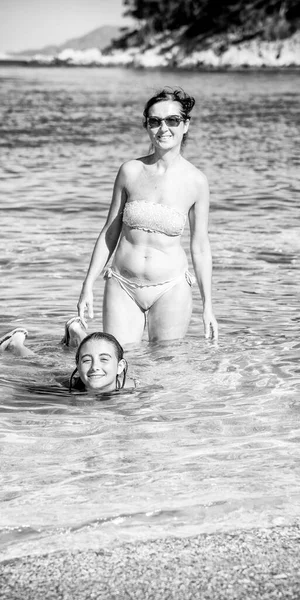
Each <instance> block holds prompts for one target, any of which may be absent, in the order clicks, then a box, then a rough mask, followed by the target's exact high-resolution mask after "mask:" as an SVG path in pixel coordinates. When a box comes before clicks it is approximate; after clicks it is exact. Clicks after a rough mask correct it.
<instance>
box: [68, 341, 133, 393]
mask: <svg viewBox="0 0 300 600" xmlns="http://www.w3.org/2000/svg"><path fill="white" fill-rule="evenodd" d="M77 368H78V373H79V376H80V379H81V381H82V383H83V384H84V385H85V388H86V390H87V391H97V390H101V391H102V392H112V391H115V390H116V380H117V375H119V374H120V373H122V371H123V369H124V360H120V361H118V358H117V355H116V350H115V347H114V345H113V344H112V343H111V342H109V341H108V340H95V339H94V340H93V339H92V340H88V341H87V342H86V343H85V344H83V346H82V348H81V351H80V356H79V361H78V367H77Z"/></svg>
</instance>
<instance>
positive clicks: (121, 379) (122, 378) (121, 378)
mask: <svg viewBox="0 0 300 600" xmlns="http://www.w3.org/2000/svg"><path fill="white" fill-rule="evenodd" d="M90 340H106V341H107V342H110V343H111V344H112V345H113V346H114V349H115V353H116V357H117V360H118V362H120V360H122V359H123V358H124V350H123V348H122V346H121V344H120V343H119V342H118V340H117V339H116V338H115V336H114V335H111V334H110V333H103V332H102V331H95V332H94V333H90V335H87V336H86V337H85V338H84V339H83V340H82V342H81V343H80V344H79V346H78V348H77V352H76V355H75V362H76V368H75V369H74V371H73V373H72V375H71V377H70V381H69V392H71V391H72V388H73V379H74V375H75V374H76V373H77V369H78V363H79V359H80V353H81V350H82V348H83V346H84V344H86V343H87V342H89V341H90ZM124 360H125V367H124V369H123V371H122V373H121V374H120V375H117V377H116V390H121V389H122V388H123V387H124V385H125V382H126V374H127V369H128V365H127V361H126V359H124ZM76 389H77V390H79V391H84V390H85V386H84V383H83V382H82V381H81V379H80V377H78V379H77V380H76Z"/></svg>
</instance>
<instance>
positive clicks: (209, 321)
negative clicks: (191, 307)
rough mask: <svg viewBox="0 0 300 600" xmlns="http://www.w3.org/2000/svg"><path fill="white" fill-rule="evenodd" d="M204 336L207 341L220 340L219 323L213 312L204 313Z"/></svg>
mask: <svg viewBox="0 0 300 600" xmlns="http://www.w3.org/2000/svg"><path fill="white" fill-rule="evenodd" d="M203 324H204V335H205V337H206V339H209V338H211V339H212V340H214V341H217V340H218V323H217V320H216V318H215V316H214V314H213V312H212V310H208V309H204V311H203Z"/></svg>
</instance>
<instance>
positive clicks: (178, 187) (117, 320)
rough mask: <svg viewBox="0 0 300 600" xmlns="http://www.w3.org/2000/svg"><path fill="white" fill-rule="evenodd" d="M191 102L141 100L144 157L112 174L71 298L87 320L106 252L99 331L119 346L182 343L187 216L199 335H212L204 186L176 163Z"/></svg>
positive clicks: (188, 280) (188, 297)
mask: <svg viewBox="0 0 300 600" xmlns="http://www.w3.org/2000/svg"><path fill="white" fill-rule="evenodd" d="M194 104H195V100H194V98H192V97H190V96H188V95H187V94H186V93H185V92H183V91H182V90H170V89H169V88H168V89H164V90H162V91H161V92H159V93H158V94H156V95H155V96H153V97H152V98H150V100H148V102H147V103H146V106H145V110H144V127H145V128H146V130H147V132H148V135H149V138H150V142H151V145H152V149H153V151H152V153H151V154H150V155H147V156H143V157H141V158H137V159H133V160H129V161H127V162H125V163H124V164H123V165H121V167H120V170H119V172H118V175H117V178H116V181H115V185H114V191H113V197H112V202H111V205H110V209H109V213H108V217H107V220H106V223H105V225H104V227H103V229H102V231H101V233H100V235H99V237H98V239H97V242H96V245H95V248H94V251H93V254H92V258H91V262H90V266H89V269H88V272H87V275H86V278H85V280H84V282H83V286H82V290H81V294H80V298H79V301H78V305H77V307H78V314H79V316H80V317H81V319H82V320H83V322H84V316H85V310H86V309H87V311H88V316H89V317H90V318H93V286H94V283H95V281H96V279H97V277H98V275H99V274H100V273H101V271H102V270H103V269H104V267H105V266H106V265H107V263H108V262H109V260H110V258H111V257H112V255H113V253H114V252H115V254H114V257H113V263H112V266H111V268H107V269H106V271H105V273H104V278H105V279H106V284H105V291H104V300H103V330H104V331H106V332H108V333H110V334H112V335H115V336H117V337H118V339H119V340H120V342H121V344H128V343H137V342H140V341H141V339H142V336H143V331H144V328H145V324H146V315H147V327H148V336H149V341H160V340H171V339H176V338H182V337H184V335H185V334H186V331H187V328H188V325H189V322H190V318H191V314H192V291H191V285H192V280H193V277H192V276H191V275H190V273H189V272H188V270H187V269H188V261H187V256H186V254H185V251H184V250H183V248H182V246H181V243H180V239H181V235H182V233H183V231H184V227H185V224H186V220H187V218H188V221H189V226H190V247H191V256H192V261H193V266H194V271H195V275H196V279H197V283H198V286H199V290H200V294H201V297H202V302H203V322H204V332H205V337H207V338H208V337H210V336H211V337H212V338H214V339H217V337H218V325H217V321H216V319H215V317H214V314H213V309H212V298H211V279H212V258H211V250H210V243H209V238H208V213H209V189H208V184H207V179H206V177H205V175H204V174H203V173H202V172H201V171H199V169H197V168H196V167H195V166H194V165H192V164H191V163H190V162H189V161H187V160H186V159H185V158H183V156H182V154H181V147H182V144H183V143H184V141H185V138H186V135H187V132H188V129H189V125H190V112H191V110H192V108H193V106H194Z"/></svg>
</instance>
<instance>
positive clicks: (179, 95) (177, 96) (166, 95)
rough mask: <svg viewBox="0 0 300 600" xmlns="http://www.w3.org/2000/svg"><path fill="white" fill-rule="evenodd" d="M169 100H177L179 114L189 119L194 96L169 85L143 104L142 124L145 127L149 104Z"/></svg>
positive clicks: (183, 141) (184, 137)
mask: <svg viewBox="0 0 300 600" xmlns="http://www.w3.org/2000/svg"><path fill="white" fill-rule="evenodd" d="M168 100H170V101H171V102H178V103H179V104H180V114H181V116H182V117H183V118H184V119H185V120H186V121H189V120H190V118H191V117H190V113H191V112H192V110H193V108H194V106H195V98H193V96H189V95H188V94H186V92H184V91H183V90H182V89H181V88H178V89H172V88H169V87H165V88H164V89H163V90H161V91H160V92H157V93H156V94H155V95H154V96H152V97H151V98H149V100H148V102H146V104H145V108H144V112H143V115H144V122H143V125H144V127H145V128H147V119H148V117H149V110H150V108H151V106H153V105H154V104H157V102H166V101H168ZM187 135H188V134H187V133H185V134H184V135H183V140H182V143H183V144H184V143H185V142H186V139H187Z"/></svg>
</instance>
